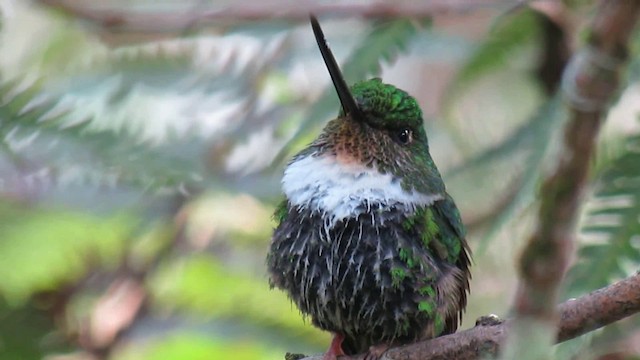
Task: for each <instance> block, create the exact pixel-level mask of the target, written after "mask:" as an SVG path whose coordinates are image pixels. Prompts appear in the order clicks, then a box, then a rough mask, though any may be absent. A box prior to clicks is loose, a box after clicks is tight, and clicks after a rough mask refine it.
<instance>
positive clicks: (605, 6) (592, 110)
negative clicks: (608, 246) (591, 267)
mask: <svg viewBox="0 0 640 360" xmlns="http://www.w3.org/2000/svg"><path fill="white" fill-rule="evenodd" d="M639 11H640V2H637V1H626V0H616V1H603V2H602V3H601V6H600V9H599V11H598V14H597V16H596V18H595V20H594V25H593V28H592V37H591V41H590V46H588V47H587V48H586V49H584V50H582V51H581V53H579V54H578V55H577V56H575V57H574V58H573V60H572V63H571V64H570V65H569V67H568V68H567V70H566V71H565V73H564V74H565V76H564V79H565V83H564V84H563V85H564V89H565V91H568V93H569V98H570V100H573V99H575V100H578V101H572V102H571V103H570V104H569V106H570V109H571V115H570V120H569V123H568V125H567V127H566V129H565V137H564V141H565V144H564V145H565V149H564V152H563V153H562V155H561V157H560V159H559V162H558V164H557V167H556V170H555V171H554V173H553V174H552V175H551V176H550V177H549V178H548V179H547V180H546V181H545V182H544V184H543V185H542V189H541V194H543V196H542V199H541V204H540V211H539V218H538V225H537V227H536V230H535V232H534V233H533V235H532V236H531V238H530V239H529V240H528V242H527V245H526V246H525V249H524V252H523V254H522V256H521V259H520V264H519V267H520V268H519V271H520V278H521V282H520V284H519V286H518V289H517V293H516V299H515V304H514V308H515V313H516V317H517V318H518V317H520V318H535V319H538V320H540V321H543V322H547V323H549V324H550V326H553V323H554V322H555V319H556V315H557V314H556V309H555V308H554V306H553V304H555V303H557V297H558V288H559V285H560V283H561V281H562V278H563V274H564V273H565V270H566V269H567V267H568V264H569V261H570V257H571V253H572V249H573V237H574V229H573V228H574V223H575V221H576V217H577V213H578V210H579V207H580V200H581V197H582V195H583V193H584V191H585V186H586V184H587V180H588V172H589V164H590V162H591V158H592V155H593V154H594V151H595V143H596V137H597V134H598V131H599V129H600V125H601V123H602V119H603V111H604V109H605V107H606V104H607V102H608V100H609V99H610V98H611V97H612V96H613V92H614V91H613V90H614V89H615V88H616V85H617V81H616V78H617V76H616V75H617V72H618V71H619V69H620V67H621V65H622V64H623V61H624V54H626V51H625V49H626V44H627V42H628V39H629V36H630V33H631V32H632V30H633V28H634V25H635V23H636V21H637V17H638V13H639ZM584 105H587V107H585V106H584Z"/></svg>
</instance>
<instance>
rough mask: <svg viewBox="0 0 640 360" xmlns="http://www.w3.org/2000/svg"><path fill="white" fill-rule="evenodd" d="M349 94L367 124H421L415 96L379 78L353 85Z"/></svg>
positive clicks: (417, 126) (420, 115)
mask: <svg viewBox="0 0 640 360" xmlns="http://www.w3.org/2000/svg"><path fill="white" fill-rule="evenodd" d="M351 93H352V94H353V98H354V99H355V101H356V105H357V106H358V108H359V109H360V111H361V112H362V113H363V115H364V116H365V118H366V119H365V121H366V122H367V123H368V124H369V125H371V126H374V127H389V126H392V127H409V128H414V129H415V128H419V127H422V110H421V109H420V105H418V102H417V101H416V99H414V98H413V97H412V96H411V95H409V94H407V92H406V91H404V90H401V89H398V88H397V87H395V86H393V85H389V84H385V83H383V82H382V80H381V79H380V78H374V79H371V80H367V81H361V82H358V83H356V84H354V85H353V86H352V87H351ZM341 115H343V114H341Z"/></svg>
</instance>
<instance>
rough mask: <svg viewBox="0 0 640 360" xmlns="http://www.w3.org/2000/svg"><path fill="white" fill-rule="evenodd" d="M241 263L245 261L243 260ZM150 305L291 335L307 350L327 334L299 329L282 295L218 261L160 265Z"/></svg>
mask: <svg viewBox="0 0 640 360" xmlns="http://www.w3.org/2000/svg"><path fill="white" fill-rule="evenodd" d="M245 260H246V259H245ZM149 286H150V288H151V292H152V294H153V298H154V304H155V305H156V306H157V307H159V308H161V309H179V310H183V311H188V312H190V313H192V314H195V315H197V316H200V317H201V316H202V315H206V316H209V317H212V318H218V319H235V320H245V321H251V322H252V323H254V324H259V325H261V326H265V327H269V328H274V327H275V328H279V329H280V331H281V332H284V333H289V334H290V336H291V335H295V336H296V337H297V338H299V339H304V340H305V341H306V342H307V343H309V344H315V345H319V344H325V343H326V342H328V338H327V337H326V335H327V334H323V333H321V332H320V331H319V330H317V329H316V328H314V327H312V326H310V324H304V323H303V321H302V317H301V315H300V314H299V312H298V311H297V310H296V309H295V307H294V306H293V304H292V303H291V301H290V300H289V299H288V298H287V297H286V295H285V294H284V293H283V292H281V291H277V290H271V289H269V285H268V284H267V281H265V279H255V278H253V277H252V276H250V275H248V274H241V273H239V271H238V270H237V269H236V270H235V271H234V270H233V269H229V268H227V267H226V266H224V265H223V264H221V263H220V261H219V260H216V259H214V258H212V257H210V256H206V255H193V256H189V257H185V258H182V259H179V260H176V261H172V262H170V263H167V264H165V266H164V267H163V268H161V269H160V270H159V271H158V272H157V273H156V274H155V275H154V276H153V278H152V279H151V280H150V282H149Z"/></svg>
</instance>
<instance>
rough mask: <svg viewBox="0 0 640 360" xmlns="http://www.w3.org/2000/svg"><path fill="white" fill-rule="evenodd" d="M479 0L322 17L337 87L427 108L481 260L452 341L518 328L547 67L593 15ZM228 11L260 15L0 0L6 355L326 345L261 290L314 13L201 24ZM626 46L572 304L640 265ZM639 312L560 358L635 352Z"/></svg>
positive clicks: (549, 155)
mask: <svg viewBox="0 0 640 360" xmlns="http://www.w3.org/2000/svg"><path fill="white" fill-rule="evenodd" d="M404 3H405V4H413V5H415V4H417V2H416V3H413V2H406V1H405V2H404ZM484 3H486V4H487V5H483V6H472V5H469V8H468V9H464V8H461V7H460V6H456V7H455V10H452V11H450V12H435V13H434V14H432V16H430V17H424V18H413V19H401V18H398V19H364V18H361V17H357V16H320V20H321V24H322V25H323V28H324V29H325V33H326V36H327V38H328V40H329V42H330V46H331V47H332V49H333V51H334V53H335V55H336V57H337V59H338V61H339V62H340V63H341V64H342V67H343V70H344V72H345V76H346V78H347V80H348V82H354V81H357V80H361V79H365V78H369V77H373V76H380V77H382V78H383V79H384V81H385V82H388V83H392V84H394V85H396V86H398V87H400V88H403V89H405V90H407V91H408V92H409V93H410V94H412V95H414V96H415V97H416V98H417V99H418V102H419V103H420V104H421V106H422V108H423V110H424V115H425V116H424V119H425V127H426V129H427V133H428V136H429V141H430V146H431V152H432V155H433V157H434V159H435V161H436V163H437V164H438V166H439V168H440V171H441V172H442V173H443V177H444V179H445V182H446V184H447V187H448V190H449V192H450V193H451V194H452V195H453V197H454V198H455V200H456V202H457V204H458V206H459V207H460V209H461V211H462V214H463V218H464V220H465V223H466V225H467V227H468V229H469V242H470V244H471V247H472V249H473V251H474V253H475V262H474V267H473V280H472V283H471V288H472V292H471V296H470V298H469V306H468V310H467V313H466V316H465V320H464V325H463V327H464V328H467V327H470V326H473V324H474V322H475V319H476V318H477V317H479V316H481V315H486V314H488V313H495V314H498V315H500V316H508V314H509V306H510V300H511V297H512V293H513V291H514V288H515V284H516V280H517V274H516V270H515V269H516V267H515V263H516V261H517V255H518V253H519V250H520V247H521V245H522V243H523V241H524V240H525V239H526V235H527V233H528V232H529V231H530V230H531V226H532V224H533V220H534V216H535V208H536V207H535V205H536V197H537V196H538V193H537V191H538V185H539V184H540V181H541V179H542V177H543V176H544V174H546V173H548V171H549V169H550V168H551V166H552V164H553V163H554V161H555V159H557V157H558V154H559V153H560V152H561V151H562V149H561V148H560V146H559V143H560V142H559V139H560V137H561V136H562V125H563V123H564V118H565V109H564V105H563V102H562V97H561V95H560V91H559V90H558V89H559V85H560V73H561V71H562V69H563V67H564V66H565V65H566V63H567V61H568V59H569V56H570V54H571V53H572V52H573V51H574V49H576V48H578V47H580V46H582V45H583V44H584V39H585V38H586V36H587V34H586V32H587V31H586V27H587V25H588V23H589V19H591V17H592V16H593V13H594V11H595V7H594V2H591V1H563V2H561V1H539V2H534V4H533V5H532V6H531V7H529V6H525V5H520V6H514V5H513V4H511V3H510V2H504V1H503V2H500V1H493V2H490V1H485V2H484ZM343 4H347V5H348V4H349V3H343ZM358 4H360V5H358V6H362V4H364V5H366V3H361V2H360V3H358ZM424 4H425V5H424V6H425V8H427V7H428V6H429V2H424ZM227 6H231V8H228V7H227ZM286 6H296V5H294V4H292V3H289V2H274V3H273V4H272V7H273V9H274V10H273V14H272V15H275V14H277V13H278V9H279V7H286ZM417 6H419V5H417ZM225 9H227V10H229V9H232V10H234V11H236V14H243V11H245V13H250V10H251V5H250V2H246V3H245V2H222V1H218V2H212V1H195V0H189V1H178V0H173V1H162V2H156V1H146V0H132V1H115V0H110V1H101V0H67V1H53V0H43V1H26V0H0V16H1V17H0V359H42V358H45V359H47V360H63V359H64V360H71V359H78V360H79V359H114V360H120V359H125V360H134V359H265V360H266V359H270V360H271V359H282V358H283V354H284V353H285V352H302V353H320V352H322V351H324V350H325V348H326V347H327V345H328V342H329V336H328V334H326V333H323V332H321V331H319V330H317V329H315V328H313V326H311V324H310V323H309V322H305V321H304V319H302V317H301V316H300V314H299V313H298V311H297V310H296V308H295V306H294V305H292V304H291V303H290V301H289V300H288V299H287V298H286V296H285V295H284V294H283V293H281V292H280V291H277V290H270V289H269V286H268V281H267V276H266V272H265V261H264V258H265V254H266V250H267V247H268V244H269V241H270V233H271V230H272V226H273V222H272V220H271V213H272V211H273V209H274V206H275V205H276V204H277V203H278V201H279V200H280V199H281V193H280V186H279V181H280V177H281V174H282V169H283V166H284V165H285V164H286V161H287V160H288V159H289V158H290V156H291V155H292V154H294V153H295V152H296V151H298V150H299V149H301V148H302V147H303V146H304V145H305V144H307V143H308V142H310V141H311V140H312V139H313V138H314V137H315V136H316V135H317V134H318V132H319V131H320V129H321V128H322V126H323V124H324V123H326V121H327V120H329V119H331V118H332V117H335V116H336V115H337V110H338V107H339V103H338V99H337V97H336V95H335V94H334V91H333V89H332V86H331V83H330V78H329V76H328V74H327V72H326V70H325V67H324V64H323V62H322V59H321V57H320V54H319V52H318V50H317V48H316V44H315V40H314V39H313V35H312V32H311V30H310V27H309V25H308V22H307V21H306V19H304V18H300V19H288V20H285V19H282V18H270V17H268V16H265V17H264V18H263V19H262V18H258V19H252V20H250V21H249V20H247V19H246V18H243V17H242V16H236V17H233V16H229V17H224V16H220V15H219V16H210V17H209V16H206V14H212V13H215V11H223V12H224V11H225ZM334 15H335V14H334ZM337 15H340V14H337ZM158 19H160V20H158ZM638 45H640V36H638V35H636V36H635V37H634V39H633V44H632V48H631V49H630V65H629V67H628V70H627V72H626V73H625V77H624V79H623V81H622V88H621V89H620V91H619V96H618V98H617V101H616V103H615V104H614V105H613V107H612V109H611V111H610V113H609V116H608V119H607V122H606V125H605V128H604V130H603V133H602V137H601V141H600V144H599V148H598V154H597V158H596V159H594V171H593V175H592V178H591V184H590V193H589V194H588V196H587V198H586V199H585V207H584V211H583V213H584V215H583V217H582V220H581V221H580V224H578V225H577V228H576V229H577V230H576V231H577V233H578V240H579V249H578V250H579V251H578V253H577V255H576V258H575V262H574V265H573V266H572V269H571V271H570V273H569V275H568V277H567V279H566V282H565V287H564V290H563V293H564V295H563V299H567V298H570V297H575V296H579V295H580V294H584V293H586V292H588V291H591V290H594V289H597V288H598V287H601V286H604V285H606V284H608V283H610V282H612V281H615V280H616V279H619V278H622V277H624V276H626V275H628V274H630V273H632V272H633V271H635V270H637V268H638V263H639V262H640V235H639V234H640V224H639V219H640V185H639V184H640V136H639V135H638V122H637V113H638V110H639V108H640V87H639V85H638V79H639V75H640V62H639V61H638V57H637V54H638ZM569 91H570V89H569ZM639 321H640V319H637V316H636V317H635V318H634V317H632V318H630V319H628V320H625V321H623V322H620V323H618V324H616V325H613V326H610V327H607V328H606V329H604V330H600V331H597V332H594V333H591V334H588V335H585V336H583V337H581V338H579V339H576V340H573V341H571V342H569V343H567V344H563V345H561V346H558V348H557V357H558V358H561V359H565V358H567V359H568V358H571V357H572V356H575V357H576V358H579V359H589V358H599V357H600V356H603V354H611V353H612V352H615V353H618V354H621V356H632V355H633V354H635V355H638V354H640V348H639V346H638V343H639V342H638V338H640V332H639V331H638V329H640V327H639Z"/></svg>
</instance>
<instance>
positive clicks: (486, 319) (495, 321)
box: [476, 314, 504, 326]
mask: <svg viewBox="0 0 640 360" xmlns="http://www.w3.org/2000/svg"><path fill="white" fill-rule="evenodd" d="M503 322H504V320H502V319H500V318H499V317H498V315H496V314H489V315H485V316H481V317H479V318H478V320H476V326H494V325H500V324H502V323H503Z"/></svg>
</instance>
